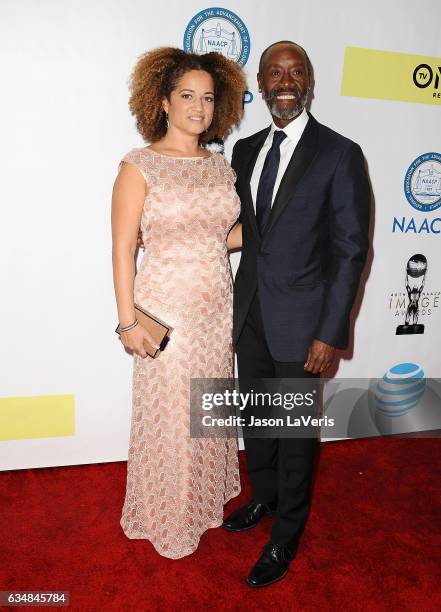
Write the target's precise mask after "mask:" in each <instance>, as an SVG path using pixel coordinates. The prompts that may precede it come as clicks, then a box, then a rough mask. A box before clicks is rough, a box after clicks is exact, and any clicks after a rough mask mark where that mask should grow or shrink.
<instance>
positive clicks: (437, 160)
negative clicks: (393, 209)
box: [404, 152, 441, 212]
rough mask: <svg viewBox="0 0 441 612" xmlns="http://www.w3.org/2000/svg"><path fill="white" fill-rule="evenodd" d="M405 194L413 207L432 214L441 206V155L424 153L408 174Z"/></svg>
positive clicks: (405, 179)
mask: <svg viewBox="0 0 441 612" xmlns="http://www.w3.org/2000/svg"><path fill="white" fill-rule="evenodd" d="M404 193H405V194H406V198H407V200H408V202H409V204H410V205H411V206H413V207H414V208H416V209H417V210H419V211H420V212H430V211H431V210H436V209H437V208H439V207H440V206H441V154H440V153H434V152H432V153H424V155H420V156H419V157H417V158H416V159H415V160H414V161H413V162H412V164H411V165H410V166H409V169H408V170H407V172H406V176H405V178H404Z"/></svg>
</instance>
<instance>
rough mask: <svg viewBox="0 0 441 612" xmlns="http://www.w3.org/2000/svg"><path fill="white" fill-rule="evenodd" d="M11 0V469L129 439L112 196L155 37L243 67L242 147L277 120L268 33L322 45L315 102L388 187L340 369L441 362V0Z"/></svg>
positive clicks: (7, 215) (7, 464)
mask: <svg viewBox="0 0 441 612" xmlns="http://www.w3.org/2000/svg"><path fill="white" fill-rule="evenodd" d="M0 16H1V19H0V54H1V62H0V74H1V80H2V84H3V88H2V112H1V115H0V122H1V134H2V144H1V169H2V180H1V181H0V193H1V201H2V207H1V223H0V231H1V248H2V257H1V261H2V283H1V290H2V297H1V313H2V316H1V320H2V333H1V337H2V342H1V346H2V361H1V374H0V380H1V388H0V396H1V397H0V440H1V441H0V453H1V469H3V470H7V469H18V468H26V467H41V466H54V465H69V464H81V463H92V462H106V461H114V460H123V459H125V458H126V457H127V448H128V437H129V428H130V414H131V372H132V357H131V356H130V355H128V354H127V353H125V352H124V350H123V349H122V346H121V344H120V342H119V341H118V338H117V335H116V334H115V333H114V329H115V326H116V322H117V321H116V306H115V301H114V293H113V280H112V265H111V229H110V200H111V190H112V186H113V182H114V179H115V176H116V173H117V166H118V163H119V161H120V159H121V157H122V156H123V155H124V154H125V153H126V152H127V151H129V150H130V149H131V148H132V147H136V146H144V143H143V141H142V140H141V138H140V136H139V135H138V133H137V132H136V129H135V122H134V118H133V117H132V116H131V115H130V113H129V111H128V107H127V101H128V87H127V83H128V78H129V75H130V72H131V69H132V67H133V66H134V64H135V62H136V60H137V58H138V57H139V56H140V55H141V54H142V53H143V52H145V51H146V50H148V49H151V48H153V47H156V46H163V45H166V46H170V45H171V46H178V47H182V48H185V49H188V50H192V51H195V52H197V53H203V52H206V51H211V50H215V51H219V52H221V53H224V54H225V55H227V56H228V57H230V58H231V59H233V60H235V61H237V62H239V63H240V64H241V65H242V66H243V67H244V69H245V71H246V74H247V77H248V83H249V90H248V91H247V93H246V95H245V98H244V102H245V117H244V120H243V123H242V125H241V127H240V130H239V131H238V132H235V133H233V134H232V135H231V136H230V137H229V139H228V140H227V141H226V143H225V149H226V155H227V157H228V158H229V157H230V153H231V149H232V146H233V144H234V142H235V140H236V139H237V138H239V137H243V136H247V135H249V134H252V133H253V132H256V131H258V130H260V129H262V128H263V127H265V126H267V125H269V114H268V111H267V108H266V106H265V104H264V102H263V101H262V99H261V98H260V96H259V94H258V91H257V83H256V73H257V68H258V61H259V57H260V53H261V52H262V50H263V49H264V48H265V47H266V46H268V45H269V44H271V43H272V42H275V41H277V40H285V39H288V40H293V41H296V42H298V43H299V44H301V45H302V46H303V47H305V49H306V50H307V51H308V53H309V55H310V58H311V60H312V63H313V66H314V71H315V86H314V94H313V99H312V103H311V111H312V113H313V114H314V115H315V117H316V118H317V119H318V120H319V121H320V122H322V123H324V124H326V125H328V126H330V127H332V128H333V129H335V130H336V131H338V132H340V133H342V134H344V135H346V136H348V137H350V138H351V139H353V140H355V141H356V142H358V143H359V144H360V145H361V147H362V149H363V151H364V154H365V156H366V159H367V163H368V166H369V172H370V177H371V181H372V186H373V193H374V199H375V202H374V212H375V218H374V220H373V227H372V232H373V247H372V253H371V257H370V261H369V264H368V266H367V268H366V273H365V278H364V281H363V286H362V289H361V290H360V292H359V296H358V299H357V304H356V307H355V309H354V316H353V319H354V334H353V342H352V344H351V348H350V350H349V351H347V352H346V353H344V354H343V355H341V359H340V361H339V364H338V369H337V370H336V372H335V375H336V376H338V377H366V378H367V377H381V376H383V374H385V373H389V376H392V377H394V376H395V377H400V376H401V377H404V378H405V377H407V376H409V375H413V374H414V373H415V372H417V373H421V372H423V373H424V376H426V377H437V376H438V377H439V376H440V374H441V361H440V358H439V352H440V349H439V347H440V343H441V312H440V311H441V307H440V291H441V259H440V244H441V237H440V233H441V127H440V126H441V122H440V118H441V113H440V110H441V109H440V106H441V38H440V36H439V24H440V22H441V4H440V3H439V1H438V0H421V2H419V3H415V2H410V1H407V0H406V1H404V2H403V0H389V1H388V2H384V1H383V0H371V1H370V2H362V1H361V0H355V1H354V0H335V1H334V2H332V3H324V2H322V1H321V0H310V1H309V2H296V1H294V2H292V1H288V0H271V2H269V1H267V0H264V1H262V2H254V1H253V2H252V1H251V0H232V1H230V2H228V3H226V4H222V5H221V6H217V7H213V6H210V5H209V4H204V3H203V2H196V1H190V0H185V1H182V0H179V1H178V0H168V1H167V2H163V3H156V2H150V1H148V0H129V1H127V2H121V1H118V0H88V1H87V2H86V1H85V0H80V1H77V0H76V1H74V0H58V1H56V2H55V1H53V0H52V1H50V0H41V1H39V2H35V1H32V0H22V1H21V2H16V1H15V0H4V1H3V2H2V3H1V7H0ZM299 223H301V219H299ZM140 257H142V252H141V253H140ZM239 257H240V256H239V255H238V254H235V255H234V256H233V257H232V268H233V272H234V271H235V270H236V269H237V265H238V261H239ZM415 313H417V320H416V318H415V317H416V315H415Z"/></svg>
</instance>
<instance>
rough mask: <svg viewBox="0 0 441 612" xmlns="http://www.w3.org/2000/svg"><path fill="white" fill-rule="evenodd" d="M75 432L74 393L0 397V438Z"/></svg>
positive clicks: (70, 434) (7, 438)
mask: <svg viewBox="0 0 441 612" xmlns="http://www.w3.org/2000/svg"><path fill="white" fill-rule="evenodd" d="M74 435H75V396H74V395H38V396H34V397H26V396H23V397H2V398H0V440H26V439H31V438H58V437H61V436H74Z"/></svg>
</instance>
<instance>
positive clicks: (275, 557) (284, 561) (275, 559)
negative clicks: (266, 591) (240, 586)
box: [247, 542, 297, 588]
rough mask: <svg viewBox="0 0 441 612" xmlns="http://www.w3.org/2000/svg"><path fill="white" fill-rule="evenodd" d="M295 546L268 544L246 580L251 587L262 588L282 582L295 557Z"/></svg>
mask: <svg viewBox="0 0 441 612" xmlns="http://www.w3.org/2000/svg"><path fill="white" fill-rule="evenodd" d="M296 552H297V545H296V544H293V545H289V544H274V543H273V542H269V544H267V545H266V546H265V548H264V549H263V552H262V555H261V556H260V559H259V560H258V561H257V563H256V565H255V566H254V567H253V569H252V570H251V572H250V573H249V575H248V578H247V584H248V585H249V586H251V587H254V588H257V587H264V586H268V585H270V584H274V583H275V582H278V581H279V580H282V578H284V577H285V576H286V574H287V573H288V568H289V564H290V563H291V561H292V560H293V559H294V557H295V556H296Z"/></svg>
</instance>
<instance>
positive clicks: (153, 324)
mask: <svg viewBox="0 0 441 612" xmlns="http://www.w3.org/2000/svg"><path fill="white" fill-rule="evenodd" d="M134 306H135V312H136V319H137V321H138V323H139V325H141V326H142V327H143V328H144V329H146V330H147V331H148V332H149V334H150V335H151V337H152V338H153V339H154V340H156V342H157V343H158V344H159V349H156V348H155V347H153V346H152V345H151V344H149V343H148V342H147V341H146V340H144V348H145V350H146V351H147V354H148V355H150V357H153V359H156V357H158V355H159V353H160V352H161V351H163V350H164V349H165V347H166V346H167V344H168V341H169V340H170V334H171V333H172V331H173V328H172V327H170V325H167V323H164V321H161V320H160V319H158V317H155V316H154V315H152V314H151V313H150V312H147V310H144V309H143V308H141V306H138V304H136V303H135V304H134ZM119 328H120V325H118V327H117V328H116V329H115V331H116V333H117V334H119V333H120V332H119Z"/></svg>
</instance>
